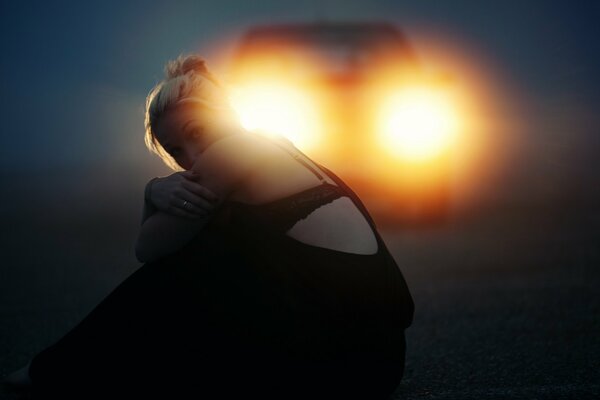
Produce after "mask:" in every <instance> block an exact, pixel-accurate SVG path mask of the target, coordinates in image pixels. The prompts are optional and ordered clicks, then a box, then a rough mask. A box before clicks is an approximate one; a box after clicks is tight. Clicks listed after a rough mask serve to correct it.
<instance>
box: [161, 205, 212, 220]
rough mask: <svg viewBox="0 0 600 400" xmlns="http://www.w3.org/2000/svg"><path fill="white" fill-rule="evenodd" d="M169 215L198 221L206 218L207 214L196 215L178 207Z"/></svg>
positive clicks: (173, 208)
mask: <svg viewBox="0 0 600 400" xmlns="http://www.w3.org/2000/svg"><path fill="white" fill-rule="evenodd" d="M169 213H170V214H172V215H176V216H178V217H183V218H188V219H198V218H202V217H205V216H206V213H202V214H194V213H191V212H189V211H186V210H183V209H181V208H178V207H172V208H170V209H169Z"/></svg>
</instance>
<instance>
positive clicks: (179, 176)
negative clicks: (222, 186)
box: [149, 170, 218, 218]
mask: <svg viewBox="0 0 600 400" xmlns="http://www.w3.org/2000/svg"><path fill="white" fill-rule="evenodd" d="M196 178H197V175H195V174H194V172H193V171H191V170H189V171H181V172H175V173H174V174H171V175H169V176H165V177H162V178H156V179H154V181H152V182H151V183H149V184H151V187H150V201H151V202H152V204H153V205H154V206H155V207H156V208H157V209H158V210H160V211H164V212H167V213H169V214H173V215H177V216H180V217H186V218H199V217H202V216H204V215H206V214H208V213H209V212H210V211H212V209H213V208H214V207H215V205H217V204H218V198H217V196H216V195H215V194H214V193H213V192H212V191H210V190H209V189H207V188H206V187H204V186H202V185H200V184H198V183H197V182H196V181H195V179H196Z"/></svg>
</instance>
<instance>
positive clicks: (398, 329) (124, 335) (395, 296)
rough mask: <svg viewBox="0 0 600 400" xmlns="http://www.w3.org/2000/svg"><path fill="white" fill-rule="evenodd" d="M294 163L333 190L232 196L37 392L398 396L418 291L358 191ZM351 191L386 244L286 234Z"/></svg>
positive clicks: (118, 292)
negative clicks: (315, 241) (367, 248)
mask: <svg viewBox="0 0 600 400" xmlns="http://www.w3.org/2000/svg"><path fill="white" fill-rule="evenodd" d="M294 156H295V155H294ZM295 158H296V159H297V160H298V161H300V162H302V163H303V164H305V165H306V166H307V167H308V168H310V169H311V170H312V171H313V172H314V173H315V174H316V175H317V176H318V177H319V178H320V179H321V181H322V183H321V185H319V186H316V187H313V188H311V189H308V190H305V191H302V192H299V193H296V194H294V195H292V196H288V197H285V198H283V199H279V200H277V201H273V202H269V203H266V204H260V205H250V204H245V203H240V202H235V201H227V202H225V203H224V204H223V205H222V207H221V208H219V210H218V212H217V215H216V216H215V218H214V219H213V220H211V223H209V224H208V225H207V226H206V227H205V228H204V229H203V230H202V232H201V233H200V234H199V235H198V236H197V237H196V238H194V240H192V241H191V242H190V243H188V244H187V245H186V246H185V247H184V248H182V249H181V250H179V251H178V252H176V253H174V254H172V255H169V256H167V257H165V258H163V259H160V260H157V261H154V262H149V263H145V264H144V265H143V266H142V267H140V268H139V269H138V270H136V271H135V272H134V273H133V274H132V275H131V276H129V277H128V278H127V279H126V280H125V281H123V282H122V283H121V284H120V285H119V286H117V288H115V289H114V290H113V291H112V292H111V293H110V294H109V295H108V296H107V297H106V298H105V299H104V300H103V301H102V302H101V303H100V304H99V305H98V306H96V308H94V309H93V310H92V312H91V313H90V314H88V315H87V316H86V317H85V318H84V319H83V320H82V321H81V322H80V323H79V324H78V325H77V326H75V327H74V328H73V329H72V330H71V331H69V332H68V333H67V334H66V335H65V336H64V337H62V338H61V339H60V340H59V341H57V342H56V343H55V344H53V345H52V346H50V347H48V348H46V349H45V350H43V351H41V352H40V353H38V354H37V355H36V356H35V357H34V358H33V359H32V362H31V367H30V371H29V372H30V376H31V378H32V381H33V394H34V398H35V399H46V398H48V399H50V398H62V399H65V398H78V399H90V398H94V399H95V398H98V399H100V398H103V399H117V398H119V399H120V398H135V399H138V398H140V399H143V398H150V397H152V398H153V397H157V396H163V397H164V398H175V397H176V396H185V398H194V397H195V398H202V399H234V398H235V399H238V398H241V397H246V398H255V397H256V398H264V399H269V398H271V399H328V400H334V399H344V400H348V399H369V400H376V399H386V398H387V397H388V396H389V395H390V394H391V393H392V392H393V391H394V389H395V388H396V387H397V386H398V384H399V383H400V380H401V378H402V375H403V372H404V357H405V339H404V330H405V329H406V328H407V327H408V326H409V325H410V324H411V322H412V317H413V311H414V304H413V301H412V298H411V295H410V292H409V290H408V288H407V285H406V282H405V280H404V278H403V276H402V274H401V272H400V270H399V268H398V266H397V264H396V262H395V261H394V259H393V257H392V255H391V254H390V252H389V251H388V249H387V247H386V245H385V243H384V242H383V240H382V238H381V236H380V235H379V233H378V232H377V229H376V226H375V224H374V222H373V220H372V218H371V217H370V215H369V213H368V212H367V210H366V208H365V207H364V205H363V204H362V202H361V201H360V199H359V198H358V197H357V196H356V194H355V193H354V192H353V191H352V190H351V189H350V188H349V187H348V186H347V185H346V184H345V183H344V182H343V181H342V180H341V179H340V178H339V177H337V176H336V175H335V174H334V173H333V172H331V171H329V170H328V169H327V168H325V167H323V166H321V165H319V167H320V168H321V169H322V170H323V171H324V172H326V173H327V175H328V176H329V177H330V178H331V179H332V180H333V181H334V182H335V183H336V185H333V184H330V183H328V182H326V181H325V180H324V179H323V178H322V176H321V175H320V174H319V173H318V172H317V171H316V170H314V169H313V168H312V167H310V165H308V164H307V163H305V162H304V161H303V160H302V159H300V158H298V157H297V156H295ZM342 196H348V197H350V198H351V199H352V201H353V202H354V203H355V205H356V206H357V207H358V208H359V209H360V210H361V212H362V213H363V215H364V216H365V218H366V219H367V220H368V222H369V224H370V225H371V227H372V228H373V231H374V233H375V236H376V238H377V243H378V251H377V253H375V254H366V255H365V254H354V253H347V252H342V251H337V250H333V249H327V248H323V247H318V246H314V245H310V244H306V243H303V242H300V241H298V240H296V239H294V238H292V237H290V236H287V235H285V232H286V231H287V230H288V229H289V228H291V227H292V226H293V225H294V223H295V222H297V221H298V220H300V219H302V218H304V217H306V216H307V215H309V214H310V213H311V212H312V211H313V210H315V209H316V208H318V207H320V206H322V205H324V204H326V203H329V202H331V201H333V200H335V199H336V198H338V197H342Z"/></svg>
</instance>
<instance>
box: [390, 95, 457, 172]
mask: <svg viewBox="0 0 600 400" xmlns="http://www.w3.org/2000/svg"><path fill="white" fill-rule="evenodd" d="M379 112H380V114H379V125H380V128H379V132H380V134H381V136H380V139H381V140H380V141H381V144H382V145H383V147H385V148H386V149H387V150H389V151H391V152H392V153H394V154H396V155H398V156H401V157H403V158H406V159H410V160H415V161H418V160H425V159H429V158H433V157H435V156H436V155H438V154H440V153H441V152H443V151H444V150H446V149H447V148H448V147H449V146H450V145H451V143H452V142H453V140H454V138H455V135H456V132H457V129H458V118H457V115H456V113H455V111H454V109H453V107H452V104H451V102H450V100H449V98H447V97H445V96H444V94H443V93H441V92H438V91H436V90H434V89H427V88H411V89H405V90H402V91H399V92H398V93H396V94H394V95H392V96H390V97H389V98H387V100H386V101H385V103H384V104H383V106H382V108H381V109H380V110H379Z"/></svg>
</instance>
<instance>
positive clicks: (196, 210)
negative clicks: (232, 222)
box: [171, 194, 215, 214]
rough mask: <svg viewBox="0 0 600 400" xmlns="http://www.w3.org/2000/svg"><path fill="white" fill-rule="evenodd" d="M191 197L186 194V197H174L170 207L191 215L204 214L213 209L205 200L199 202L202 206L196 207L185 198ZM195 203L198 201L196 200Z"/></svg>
mask: <svg viewBox="0 0 600 400" xmlns="http://www.w3.org/2000/svg"><path fill="white" fill-rule="evenodd" d="M191 196H192V195H190V194H188V195H187V196H185V195H184V196H183V197H176V198H174V199H173V200H171V206H172V207H175V208H178V209H181V210H184V211H187V212H189V213H192V214H206V213H208V212H210V211H212V210H213V209H214V208H215V207H214V206H213V205H210V204H209V203H208V202H206V201H205V200H200V201H203V202H204V204H201V205H200V206H198V205H196V204H194V203H193V202H192V201H190V200H188V199H187V198H186V197H188V198H189V197H191ZM195 201H199V200H198V199H197V198H196V199H195Z"/></svg>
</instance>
